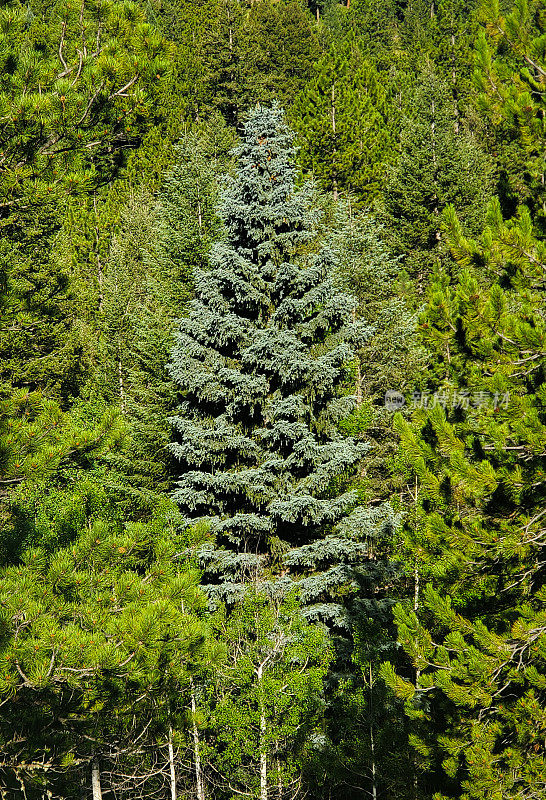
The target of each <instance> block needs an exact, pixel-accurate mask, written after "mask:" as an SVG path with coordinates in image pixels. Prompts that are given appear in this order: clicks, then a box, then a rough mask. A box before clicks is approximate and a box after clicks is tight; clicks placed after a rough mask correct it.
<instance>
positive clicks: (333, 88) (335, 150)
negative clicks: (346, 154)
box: [332, 81, 337, 201]
mask: <svg viewBox="0 0 546 800" xmlns="http://www.w3.org/2000/svg"><path fill="white" fill-rule="evenodd" d="M332 137H333V140H334V148H333V152H332V162H333V163H332V167H333V169H332V173H333V174H332V189H333V193H334V200H336V201H337V164H336V158H337V144H336V84H335V81H333V82H332Z"/></svg>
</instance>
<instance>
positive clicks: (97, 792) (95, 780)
mask: <svg viewBox="0 0 546 800" xmlns="http://www.w3.org/2000/svg"><path fill="white" fill-rule="evenodd" d="M91 789H92V791H93V800H102V791H101V788H100V767H99V760H98V758H97V757H95V758H94V759H93V761H92V763H91Z"/></svg>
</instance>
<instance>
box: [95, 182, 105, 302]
mask: <svg viewBox="0 0 546 800" xmlns="http://www.w3.org/2000/svg"><path fill="white" fill-rule="evenodd" d="M93 209H94V211H95V220H97V195H96V194H93ZM95 245H96V248H97V281H98V284H99V311H102V306H103V303H104V288H103V283H104V276H103V272H102V263H101V260H100V235H99V226H98V225H95Z"/></svg>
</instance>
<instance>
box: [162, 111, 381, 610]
mask: <svg viewBox="0 0 546 800" xmlns="http://www.w3.org/2000/svg"><path fill="white" fill-rule="evenodd" d="M235 155H236V158H237V163H238V169H237V173H236V176H235V177H233V178H228V179H227V181H226V184H225V188H224V191H223V193H222V195H221V200H220V207H219V213H220V216H221V218H222V219H223V221H224V224H225V236H224V238H223V239H222V240H220V241H217V242H216V243H215V244H214V245H213V246H212V249H211V252H210V258H209V265H208V267H207V268H206V269H203V270H197V272H196V275H195V285H196V297H195V299H194V300H193V303H192V304H191V307H190V310H189V314H188V316H187V317H186V318H184V319H182V320H181V323H180V329H179V332H178V335H177V343H176V346H175V348H174V350H173V354H172V363H171V365H170V373H171V375H172V377H173V379H174V380H175V381H176V383H177V384H178V386H179V388H180V392H181V405H180V408H179V411H178V415H177V416H176V417H174V418H173V420H172V422H173V425H174V429H175V431H176V441H175V442H174V443H173V444H172V445H171V447H172V452H173V453H174V455H175V456H176V458H177V459H178V460H179V461H180V464H181V475H180V477H179V479H178V482H177V489H176V491H175V499H176V501H177V502H178V504H179V506H180V508H181V510H182V512H183V513H184V514H185V516H186V517H187V519H188V522H190V521H191V522H192V523H193V522H195V521H197V520H207V521H208V523H209V525H210V530H211V540H210V544H209V545H208V547H205V548H204V549H203V551H202V553H201V555H202V560H203V567H204V570H205V571H204V583H205V584H206V585H207V588H208V591H209V594H210V596H211V597H212V598H214V597H215V596H216V597H218V598H219V599H221V600H223V601H224V602H227V603H233V602H237V601H238V600H239V599H240V598H241V596H242V594H243V593H244V587H245V584H246V583H248V581H258V582H260V583H261V584H269V586H270V587H272V588H273V589H275V591H282V589H283V587H284V588H287V587H288V586H289V585H290V584H291V583H292V580H293V578H295V577H297V578H298V581H299V586H300V596H301V599H302V601H303V602H304V604H305V605H306V606H307V613H308V614H309V615H310V616H312V617H313V616H314V617H321V618H323V619H326V618H330V621H332V622H333V623H334V624H337V625H340V624H341V625H343V619H342V616H343V615H344V614H345V613H346V604H344V603H343V602H342V597H346V596H347V594H348V593H349V595H350V594H351V593H353V592H354V593H358V592H359V590H360V589H361V588H362V587H363V585H365V584H366V582H367V581H368V582H369V580H370V576H371V575H372V574H373V570H372V567H373V563H372V561H373V559H371V558H370V541H371V540H372V539H375V538H376V537H377V536H378V535H380V533H381V531H383V532H384V531H385V529H386V528H389V526H391V525H392V523H393V518H392V513H391V512H389V511H388V510H387V509H385V508H381V509H379V510H378V509H375V510H367V509H365V508H363V507H361V506H359V503H358V492H357V491H355V490H351V478H352V476H354V474H355V473H356V471H357V469H358V465H359V463H360V462H361V460H362V457H363V456H364V454H365V452H366V445H365V444H363V443H362V442H360V441H356V440H355V439H353V438H350V437H347V436H344V435H342V434H341V433H340V431H339V428H338V422H339V420H340V419H341V418H343V417H344V416H346V415H347V414H348V413H349V412H350V410H351V407H352V406H353V405H354V403H355V402H356V399H355V397H351V396H347V391H346V389H345V390H344V389H343V387H344V386H347V385H348V382H349V381H350V378H351V372H350V368H349V367H348V366H347V365H350V362H351V359H352V358H353V351H354V348H355V347H357V346H358V345H359V344H360V343H361V342H362V340H363V339H364V338H365V336H366V334H367V326H366V325H365V324H364V323H363V322H361V321H359V320H358V319H356V316H355V305H356V304H355V300H354V298H353V297H351V296H350V295H348V294H346V293H345V292H343V291H342V290H341V289H339V288H338V287H337V285H336V280H335V266H336V264H335V256H334V253H333V251H332V249H331V248H329V247H328V246H327V245H325V244H324V241H323V240H324V236H323V235H322V231H321V230H320V223H321V219H320V214H319V213H318V212H317V211H316V210H313V208H312V204H311V200H312V194H313V187H312V186H311V185H305V186H304V187H302V188H300V189H296V167H295V148H294V144H293V136H292V133H291V131H290V130H289V129H288V127H287V126H286V124H285V122H284V116H283V112H282V110H281V109H280V108H279V107H278V106H274V107H273V108H261V107H257V108H256V109H255V110H254V111H253V112H252V113H251V114H250V116H249V119H248V121H247V123H246V125H245V128H244V135H243V137H242V141H241V144H240V145H238V147H237V148H236V149H235ZM321 240H322V244H321Z"/></svg>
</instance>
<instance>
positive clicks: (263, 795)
mask: <svg viewBox="0 0 546 800" xmlns="http://www.w3.org/2000/svg"><path fill="white" fill-rule="evenodd" d="M257 676H258V684H259V686H260V694H261V693H262V688H261V687H262V678H263V664H260V665H259V667H258V669H257ZM266 732H267V726H266V719H265V707H264V703H263V698H260V800H267V751H266V744H265V736H266Z"/></svg>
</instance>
